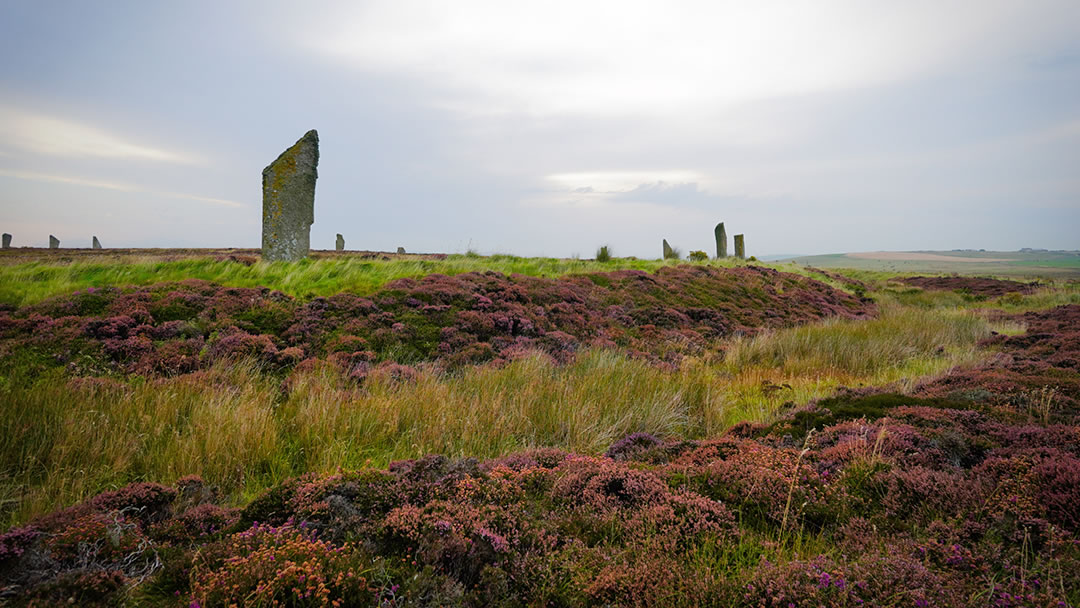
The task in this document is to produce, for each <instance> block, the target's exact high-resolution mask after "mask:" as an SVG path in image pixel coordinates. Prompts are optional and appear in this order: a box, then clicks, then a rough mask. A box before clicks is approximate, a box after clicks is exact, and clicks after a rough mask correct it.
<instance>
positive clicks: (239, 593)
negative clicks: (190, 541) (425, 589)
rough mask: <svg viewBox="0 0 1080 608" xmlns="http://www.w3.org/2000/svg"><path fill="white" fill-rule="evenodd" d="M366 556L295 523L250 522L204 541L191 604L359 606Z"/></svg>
mask: <svg viewBox="0 0 1080 608" xmlns="http://www.w3.org/2000/svg"><path fill="white" fill-rule="evenodd" d="M368 562H369V560H368V559H367V558H366V556H365V555H364V554H363V553H362V552H360V551H359V550H358V549H356V548H355V547H354V546H353V545H351V544H348V543H346V544H344V545H334V544H331V543H329V542H326V541H322V540H318V539H317V538H316V537H315V535H314V533H313V532H311V531H305V530H304V529H303V528H301V527H297V526H292V525H285V526H281V527H272V526H254V527H252V528H251V529H249V530H246V531H244V532H239V533H237V534H234V535H232V536H231V537H229V538H227V539H225V540H222V541H218V542H217V543H215V544H213V545H210V546H208V547H207V548H206V550H205V551H203V552H201V553H200V554H199V555H198V557H197V559H196V561H195V564H194V566H193V569H192V576H191V578H192V580H191V605H192V606H205V607H207V608H209V607H210V606H239V605H244V606H319V607H324V606H326V607H330V606H333V607H338V606H363V605H368V603H369V602H370V597H371V596H370V593H369V591H368V581H367V578H366V577H365V573H366V572H367V567H368Z"/></svg>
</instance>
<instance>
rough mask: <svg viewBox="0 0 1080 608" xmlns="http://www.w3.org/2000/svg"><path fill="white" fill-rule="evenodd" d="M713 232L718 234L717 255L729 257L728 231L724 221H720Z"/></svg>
mask: <svg viewBox="0 0 1080 608" xmlns="http://www.w3.org/2000/svg"><path fill="white" fill-rule="evenodd" d="M713 234H715V235H716V257H718V258H726V257H727V231H726V230H724V222H720V223H719V224H717V225H716V228H715V229H714V230H713Z"/></svg>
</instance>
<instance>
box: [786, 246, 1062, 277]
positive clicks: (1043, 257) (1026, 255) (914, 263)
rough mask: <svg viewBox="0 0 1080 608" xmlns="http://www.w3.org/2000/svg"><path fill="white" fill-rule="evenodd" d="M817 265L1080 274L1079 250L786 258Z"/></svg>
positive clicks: (1020, 274) (1030, 274)
mask: <svg viewBox="0 0 1080 608" xmlns="http://www.w3.org/2000/svg"><path fill="white" fill-rule="evenodd" d="M784 261H788V262H794V263H797V264H802V265H806V266H814V267H817V268H851V269H854V270H869V271H881V272H897V273H929V274H952V273H955V274H962V275H984V276H993V275H998V276H1012V277H1047V278H1058V279H1068V278H1080V252H1076V251H1031V252H1028V251H971V250H962V251H871V252H862V253H833V254H827V255H811V256H801V257H796V258H790V259H788V260H784Z"/></svg>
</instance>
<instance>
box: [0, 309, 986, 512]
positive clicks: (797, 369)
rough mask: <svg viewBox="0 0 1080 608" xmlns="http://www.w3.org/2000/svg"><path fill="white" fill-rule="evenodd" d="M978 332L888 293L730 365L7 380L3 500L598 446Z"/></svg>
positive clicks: (2, 403) (738, 413)
mask: <svg viewBox="0 0 1080 608" xmlns="http://www.w3.org/2000/svg"><path fill="white" fill-rule="evenodd" d="M989 331H990V326H989V324H988V323H987V322H986V321H984V320H982V319H980V318H979V317H977V316H976V315H974V314H971V313H966V312H956V311H950V310H936V309H911V308H908V307H903V306H901V305H895V304H894V305H888V304H886V305H884V306H883V307H882V314H881V316H880V318H878V319H874V320H870V321H830V322H826V323H823V324H820V325H814V326H805V327H797V328H791V329H785V330H780V331H775V332H769V333H764V334H761V335H759V336H757V337H755V338H752V339H734V340H731V341H730V342H728V343H727V344H725V345H724V347H725V349H726V351H727V356H726V358H725V359H724V360H723V361H721V362H717V361H713V360H707V359H687V360H685V361H684V362H683V364H682V365H681V366H680V368H679V369H678V370H676V371H667V370H664V369H661V368H658V367H656V366H653V365H650V364H648V363H646V362H643V361H639V360H634V359H630V358H627V357H626V356H625V355H624V354H622V353H620V352H616V351H608V350H593V351H587V352H584V353H581V354H580V355H579V356H578V358H577V359H576V360H575V361H574V362H572V363H570V364H566V365H557V364H555V363H554V362H552V361H550V360H549V359H548V358H547V357H546V356H544V355H539V354H537V355H534V356H530V357H527V358H524V359H520V360H517V361H514V362H512V363H510V364H508V365H506V366H503V367H501V368H495V367H478V368H472V369H467V370H465V371H464V372H462V373H456V374H445V373H440V372H437V371H434V370H422V371H421V373H420V375H419V377H418V378H417V379H415V380H413V381H406V382H395V381H392V380H390V379H375V380H373V381H369V382H368V383H367V384H365V385H363V386H357V385H355V384H353V383H350V382H349V381H347V380H346V379H345V378H344V377H342V376H341V374H340V372H338V371H336V370H334V369H333V368H331V367H329V366H321V367H315V368H313V369H309V370H306V371H298V372H294V373H293V374H292V375H291V376H290V377H289V378H288V379H287V380H286V379H283V378H281V377H280V376H277V375H273V374H269V373H265V372H263V371H261V370H260V369H259V368H258V367H257V366H256V365H255V364H252V363H244V364H234V365H219V366H217V367H215V368H213V369H210V370H207V371H204V372H199V373H195V374H189V375H186V376H180V377H176V378H167V379H158V380H153V381H143V380H141V379H139V378H135V379H132V380H129V381H126V382H124V383H119V382H113V383H110V382H108V381H106V382H104V383H103V382H101V381H90V382H87V381H68V380H65V379H64V378H63V377H61V376H55V377H52V378H47V379H42V380H40V381H38V382H35V383H33V384H31V385H28V384H27V383H23V382H18V381H10V379H9V381H5V382H2V383H0V512H2V513H3V516H4V517H5V518H6V519H7V520H9V521H10V522H15V521H22V520H25V519H27V518H29V517H31V516H33V515H34V514H38V513H42V512H45V511H48V510H52V509H55V508H58V507H60V506H63V505H65V504H70V503H72V502H74V501H76V500H79V499H80V498H83V497H86V496H89V495H92V494H94V493H96V492H100V491H102V490H105V489H108V488H111V487H115V486H118V485H121V484H124V483H127V482H130V481H133V480H152V481H162V482H171V481H173V480H175V479H176V478H178V477H181V476H183V475H189V474H198V475H202V476H203V477H204V478H205V479H206V480H207V481H209V482H212V483H214V484H218V485H220V486H221V487H222V488H223V489H224V490H225V492H226V493H227V494H228V495H229V496H230V497H231V498H232V499H233V500H234V501H237V502H239V501H242V500H246V499H248V498H250V497H251V495H252V494H254V493H255V492H257V491H258V490H260V489H261V488H264V487H266V486H268V485H270V484H272V483H275V482H277V481H280V480H281V479H284V478H286V477H289V476H292V475H296V474H300V473H303V472H308V471H318V472H327V471H333V470H335V469H337V468H338V467H345V468H355V467H360V466H364V465H365V464H370V465H375V466H383V465H385V464H387V463H388V462H389V461H390V460H393V459H401V458H413V457H419V456H422V455H424V454H428V453H442V454H448V455H454V456H473V457H478V458H486V457H494V456H498V455H501V454H506V453H508V452H513V451H516V450H521V449H524V448H529V447H537V446H552V447H559V448H564V449H568V450H573V451H577V452H585V453H598V452H601V451H603V450H604V449H606V448H607V447H608V446H609V445H610V444H611V443H612V442H613V441H615V440H617V439H618V438H620V437H622V436H625V435H626V434H629V433H632V432H636V431H643V432H648V433H652V434H655V435H659V436H663V437H668V438H702V437H708V436H715V435H717V434H719V433H721V432H722V431H723V430H725V429H726V428H728V427H729V426H731V425H732V424H734V423H737V422H740V421H743V420H754V421H768V420H771V419H773V418H774V417H775V416H776V415H777V413H778V412H780V411H781V410H782V409H783V407H784V404H785V403H788V402H795V403H798V404H801V403H805V402H806V401H808V400H810V399H814V398H818V397H824V396H827V395H829V394H831V393H832V392H833V391H834V390H835V389H836V388H837V387H838V386H841V385H846V386H859V385H880V384H885V383H890V382H897V381H903V382H905V383H907V384H908V385H910V383H912V382H914V381H915V379H917V378H919V377H925V376H927V375H933V374H937V373H941V372H944V371H946V370H947V369H949V368H950V367H952V366H955V365H959V364H965V363H970V362H973V361H975V360H976V359H977V358H978V357H979V356H980V353H979V351H977V349H976V348H975V343H976V342H977V341H978V340H979V339H980V338H982V337H983V336H985V335H987V334H988V333H989Z"/></svg>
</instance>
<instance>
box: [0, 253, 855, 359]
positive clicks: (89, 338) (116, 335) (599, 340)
mask: <svg viewBox="0 0 1080 608" xmlns="http://www.w3.org/2000/svg"><path fill="white" fill-rule="evenodd" d="M873 311H874V306H873V304H872V303H870V302H868V301H866V300H860V299H858V298H855V297H853V296H851V295H849V294H847V293H845V292H842V291H838V290H835V289H832V288H830V287H828V286H827V285H825V284H822V283H820V282H818V281H815V280H813V279H809V278H807V277H804V276H801V275H796V274H790V273H781V272H778V271H776V270H772V269H769V268H764V267H753V266H747V267H737V268H721V269H717V268H711V267H707V266H678V267H663V268H661V269H659V270H658V271H657V272H656V273H654V274H649V273H646V272H643V271H633V270H624V271H613V272H605V273H592V274H586V275H572V276H567V277H562V278H559V279H547V278H543V277H531V276H525V275H512V276H507V275H502V274H499V273H495V272H486V273H465V274H460V275H456V276H447V275H441V274H433V275H428V276H426V277H424V278H422V279H419V280H416V279H408V278H405V279H397V280H395V281H391V282H390V283H387V284H386V285H384V286H383V288H382V289H380V290H379V291H376V292H375V293H373V294H371V296H369V297H362V296H359V295H356V294H354V293H348V292H343V293H339V294H335V295H333V296H330V297H315V298H312V299H310V300H306V301H302V300H298V299H296V298H293V297H290V296H288V295H287V294H285V293H283V292H281V291H275V290H270V289H269V288H265V287H263V288H240V287H224V286H221V285H217V284H213V283H208V282H205V281H198V280H185V281H179V282H174V283H159V284H155V285H152V286H148V287H128V288H116V287H105V288H92V287H91V288H87V289H86V290H80V291H77V292H74V293H72V294H68V295H64V296H57V297H53V298H49V299H46V300H44V301H42V302H39V303H37V304H34V305H30V306H26V307H22V308H19V309H15V310H12V311H9V312H4V313H0V354H3V355H4V357H5V359H6V360H7V361H9V362H11V363H12V364H16V365H18V364H22V365H24V366H25V368H24V369H25V370H26V371H25V372H24V373H38V372H40V371H43V370H47V369H48V368H50V367H56V366H64V367H66V368H67V369H68V370H69V372H73V373H74V374H75V375H105V374H109V373H114V374H115V373H119V374H139V375H176V374H184V373H189V372H193V371H196V370H199V369H203V368H205V367H207V366H209V365H212V364H213V363H214V362H217V361H223V360H231V359H238V358H243V357H253V358H255V359H257V360H259V361H261V362H262V363H264V364H266V365H268V366H272V367H276V368H280V369H289V368H292V367H294V366H295V365H297V364H300V363H301V362H303V363H304V364H306V365H312V364H314V363H313V360H314V359H324V360H328V361H331V362H332V363H333V364H335V365H338V366H340V367H342V368H343V369H345V370H347V372H348V373H349V374H350V375H351V376H354V377H357V378H358V379H363V378H364V377H366V376H367V375H368V374H369V373H372V372H373V371H374V370H376V369H378V368H379V367H380V366H383V367H386V366H388V365H390V366H392V365H394V364H414V363H421V362H427V361H436V362H438V363H439V364H440V365H441V366H442V367H445V368H455V367H459V366H461V365H465V364H472V363H484V362H488V361H494V362H496V363H499V362H502V361H507V360H511V359H513V358H514V357H517V356H521V355H522V354H523V353H527V352H530V351H533V350H542V351H544V352H546V353H548V354H550V355H551V356H552V357H554V358H555V359H557V360H566V359H568V358H570V357H571V356H572V355H573V353H574V352H576V351H577V350H579V349H583V348H586V347H589V346H599V347H619V348H622V349H626V350H627V351H629V352H631V353H633V354H634V355H635V356H640V357H643V358H646V359H649V360H652V361H657V362H668V363H677V362H678V361H679V360H680V359H681V358H683V357H685V356H687V355H696V354H701V353H703V352H705V351H707V350H710V349H715V348H714V342H715V341H716V340H717V339H718V338H722V337H725V336H729V335H733V334H743V335H745V334H752V333H754V332H757V331H759V330H761V329H764V328H774V327H783V326H789V325H794V324H799V323H806V322H809V321H814V320H819V319H822V318H827V317H837V318H849V319H850V318H864V317H867V316H869V315H871V314H872V313H873ZM390 369H391V370H392V371H391V373H397V374H408V373H410V372H409V370H407V369H396V368H390Z"/></svg>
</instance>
